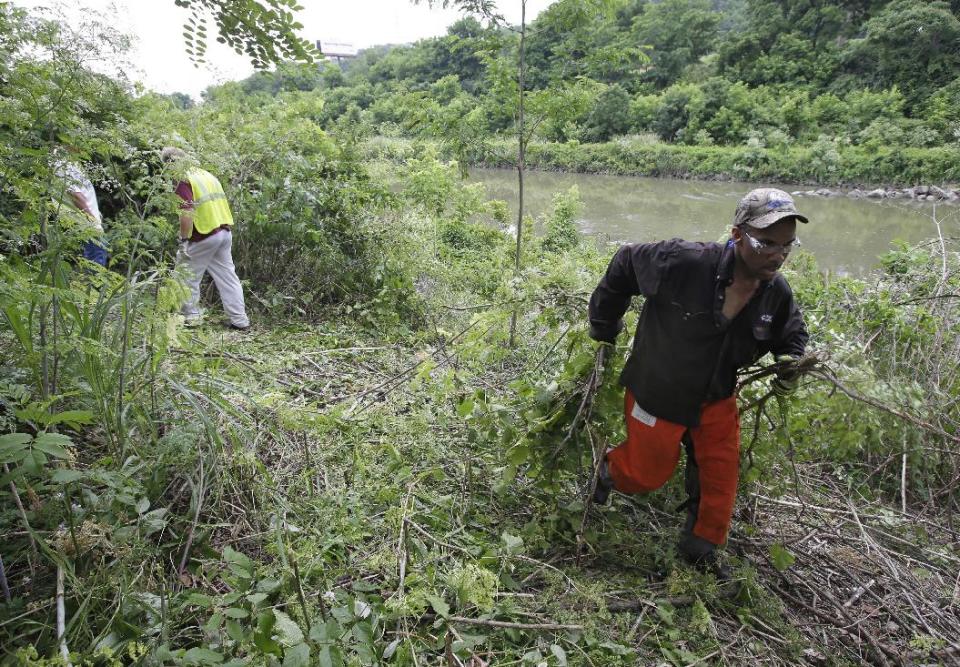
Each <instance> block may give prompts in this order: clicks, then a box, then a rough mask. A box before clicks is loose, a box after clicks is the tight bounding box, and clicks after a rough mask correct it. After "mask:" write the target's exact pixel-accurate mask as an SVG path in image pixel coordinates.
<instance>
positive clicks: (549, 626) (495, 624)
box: [448, 616, 583, 631]
mask: <svg viewBox="0 0 960 667" xmlns="http://www.w3.org/2000/svg"><path fill="white" fill-rule="evenodd" d="M448 620H449V621H450V622H452V623H466V624H468V625H485V626H487V627H490V628H510V629H513V630H553V631H562V630H583V626H582V625H567V624H564V623H515V622H513V621H493V620H486V619H481V618H465V617H463V616H451V617H450V618H449V619H448Z"/></svg>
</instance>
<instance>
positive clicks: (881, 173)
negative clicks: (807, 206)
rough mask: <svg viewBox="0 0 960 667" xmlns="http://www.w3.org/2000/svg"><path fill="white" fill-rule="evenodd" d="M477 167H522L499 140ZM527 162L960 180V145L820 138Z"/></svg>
mask: <svg viewBox="0 0 960 667" xmlns="http://www.w3.org/2000/svg"><path fill="white" fill-rule="evenodd" d="M422 145H423V144H422V143H421V142H413V141H410V140H405V139H395V138H385V137H376V138H372V139H369V140H368V141H367V142H366V144H365V151H366V153H367V154H368V156H369V157H373V158H380V159H387V160H392V161H403V160H406V159H407V158H409V157H412V156H414V155H417V154H418V153H419V152H420V151H421V150H422ZM469 161H470V165H471V166H474V167H486V168H510V167H513V166H515V164H516V148H515V143H514V142H512V141H510V140H496V141H492V142H488V143H487V144H486V145H484V146H482V147H480V148H478V149H476V150H475V151H474V152H473V153H472V154H471V155H470V157H469ZM526 162H527V166H528V167H529V168H530V169H534V170H541V171H562V172H576V173H590V174H614V175H619V176H656V177H667V178H680V179H687V178H698V179H708V180H710V179H713V180H736V181H750V182H764V183H791V184H803V185H808V186H813V191H814V192H815V191H816V190H818V189H821V188H824V187H829V188H832V189H833V191H832V193H834V194H835V193H836V192H837V191H838V190H839V191H847V190H849V191H851V192H853V191H858V190H859V191H861V192H864V193H866V192H875V191H876V190H878V189H882V190H883V191H894V190H896V191H903V189H904V188H909V187H915V186H923V187H925V188H927V193H929V188H931V187H936V188H939V189H941V190H943V191H944V192H945V193H947V194H946V195H945V197H944V198H945V199H947V200H949V199H952V198H953V199H957V200H960V192H957V193H956V197H952V196H951V194H952V193H953V192H954V190H955V189H956V188H955V185H956V184H958V183H960V148H954V147H943V148H910V149H886V150H876V151H870V150H867V149H865V148H863V147H860V146H844V145H842V144H839V143H835V142H833V141H820V142H816V143H814V144H812V145H809V146H789V147H782V148H780V147H778V148H772V147H761V146H683V145H676V144H664V143H651V142H649V141H646V140H642V139H634V140H627V139H624V140H618V141H611V142H607V143H600V144H582V143H577V142H568V143H532V144H530V145H529V147H528V149H527V155H526Z"/></svg>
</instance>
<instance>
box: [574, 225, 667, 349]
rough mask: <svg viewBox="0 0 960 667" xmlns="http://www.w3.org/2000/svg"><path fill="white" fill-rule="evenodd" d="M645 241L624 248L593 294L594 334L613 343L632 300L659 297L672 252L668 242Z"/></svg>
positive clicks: (618, 252)
mask: <svg viewBox="0 0 960 667" xmlns="http://www.w3.org/2000/svg"><path fill="white" fill-rule="evenodd" d="M668 243H669V242H664V243H642V244H636V245H633V244H631V245H625V246H623V247H621V248H620V249H619V250H618V251H617V253H616V254H615V255H614V256H613V259H611V260H610V264H609V266H607V272H606V274H604V276H603V278H602V279H601V280H600V284H599V285H597V288H596V289H595V290H594V291H593V294H592V295H591V297H590V307H589V314H590V337H591V338H593V339H594V340H596V341H601V342H605V343H612V342H614V341H615V340H616V338H617V334H619V333H620V330H621V329H623V314H624V313H625V312H627V308H628V307H629V306H630V299H631V298H633V297H634V296H635V295H638V294H642V295H644V296H646V297H651V296H655V295H656V293H657V291H658V290H659V288H660V282H661V280H662V277H663V274H664V273H665V272H666V269H667V261H668V257H669V256H670V255H671V253H670V252H669V249H668V247H667V244H668Z"/></svg>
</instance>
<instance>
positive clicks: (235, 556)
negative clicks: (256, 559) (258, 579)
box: [223, 547, 255, 579]
mask: <svg viewBox="0 0 960 667" xmlns="http://www.w3.org/2000/svg"><path fill="white" fill-rule="evenodd" d="M223 559H224V560H225V561H227V564H228V565H229V567H230V570H231V571H232V572H233V573H234V574H236V575H238V576H241V577H245V578H247V579H253V574H254V570H255V566H254V564H253V561H252V560H250V558H248V557H247V556H246V555H245V554H242V553H240V552H239V551H235V550H233V549H232V548H230V547H226V548H225V549H224V550H223Z"/></svg>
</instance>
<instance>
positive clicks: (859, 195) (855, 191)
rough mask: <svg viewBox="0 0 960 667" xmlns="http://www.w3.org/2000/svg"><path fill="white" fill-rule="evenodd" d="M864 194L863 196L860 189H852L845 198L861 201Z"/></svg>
mask: <svg viewBox="0 0 960 667" xmlns="http://www.w3.org/2000/svg"><path fill="white" fill-rule="evenodd" d="M864 194H865V193H864V191H863V190H861V189H860V188H854V189H853V190H851V191H850V192H848V193H847V196H848V197H853V198H854V199H862V198H863V196H864Z"/></svg>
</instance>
